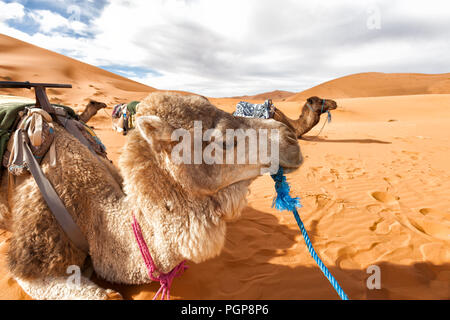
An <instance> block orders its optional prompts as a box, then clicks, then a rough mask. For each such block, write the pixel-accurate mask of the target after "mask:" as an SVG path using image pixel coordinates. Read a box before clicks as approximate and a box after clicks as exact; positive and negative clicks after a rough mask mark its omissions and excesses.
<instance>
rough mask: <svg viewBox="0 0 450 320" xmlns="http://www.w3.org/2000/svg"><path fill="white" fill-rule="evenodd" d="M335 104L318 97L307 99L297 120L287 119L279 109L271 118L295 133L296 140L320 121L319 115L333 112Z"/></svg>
mask: <svg viewBox="0 0 450 320" xmlns="http://www.w3.org/2000/svg"><path fill="white" fill-rule="evenodd" d="M336 108H337V103H336V101H334V100H328V99H321V98H319V97H311V98H309V99H308V100H307V101H306V103H305V105H304V106H303V108H302V113H301V114H300V117H299V118H298V119H297V120H292V119H289V118H288V117H287V116H286V115H285V114H284V113H283V112H282V111H281V110H280V109H277V108H276V109H275V113H274V115H273V118H274V119H275V120H277V121H279V122H282V123H284V124H285V125H287V126H288V127H290V128H291V129H292V130H294V131H295V134H296V136H297V138H301V137H302V136H303V135H304V134H305V133H307V132H308V131H310V130H311V129H312V128H314V126H315V125H316V124H318V123H319V121H320V115H321V114H322V113H325V112H327V111H329V110H335V109H336Z"/></svg>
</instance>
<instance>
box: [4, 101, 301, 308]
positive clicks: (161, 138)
mask: <svg viewBox="0 0 450 320" xmlns="http://www.w3.org/2000/svg"><path fill="white" fill-rule="evenodd" d="M194 121H202V125H203V130H207V129H214V130H216V131H220V132H225V131H226V130H227V129H250V128H252V129H256V130H258V129H268V130H273V129H276V130H279V157H280V158H279V163H280V165H281V166H283V167H284V168H286V170H287V171H293V170H296V169H298V168H299V167H300V165H301V164H302V161H303V158H302V154H301V151H300V147H299V145H298V141H297V139H296V138H295V135H294V132H293V131H292V130H291V129H290V128H289V127H287V126H286V125H284V124H282V123H280V122H277V121H275V120H272V119H270V120H263V119H249V118H239V117H234V116H232V115H231V114H229V113H227V112H225V111H222V110H220V109H218V108H216V107H215V106H213V105H212V104H211V103H210V102H209V101H207V100H205V99H203V98H201V97H197V96H181V95H178V94H174V93H152V94H150V95H149V96H148V97H147V98H146V99H145V100H143V101H142V103H141V104H140V106H139V109H138V113H137V115H136V122H137V123H136V127H137V129H138V130H133V131H131V132H130V133H129V135H128V136H127V142H126V144H125V146H124V149H123V153H122V155H121V157H120V160H119V167H120V170H121V174H119V172H118V170H117V169H116V168H115V167H114V166H113V165H111V164H110V163H109V161H108V160H107V159H102V158H99V157H95V156H94V155H93V154H92V153H91V152H90V151H89V150H88V149H87V148H86V147H85V146H84V145H82V144H81V143H80V142H79V141H78V140H77V139H76V138H74V137H73V136H71V135H70V134H68V133H67V132H66V131H65V130H64V129H63V128H62V127H60V126H59V125H56V124H55V132H56V136H55V143H56V152H57V155H58V157H57V165H56V167H55V168H51V167H50V164H49V156H48V155H46V156H45V157H44V159H43V161H42V163H41V167H42V170H43V172H44V173H45V175H46V176H47V178H48V179H49V180H50V181H51V183H52V184H53V186H54V187H55V190H57V192H58V194H59V196H60V197H61V200H62V201H63V202H64V204H65V206H66V207H67V209H68V211H69V212H70V214H71V215H72V217H73V220H74V221H75V223H76V224H77V225H78V226H79V228H80V230H81V231H82V233H83V234H84V236H85V237H86V239H87V242H88V244H89V255H90V258H91V261H92V266H93V268H94V270H95V272H96V274H97V275H98V276H99V277H100V278H103V279H105V280H107V281H110V282H113V283H122V284H143V283H149V282H151V278H150V276H149V273H148V270H147V268H146V265H145V263H144V260H143V258H142V256H141V252H140V249H139V246H138V244H137V241H136V239H135V234H134V233H133V228H132V222H133V221H134V220H133V219H134V218H135V219H136V221H137V222H138V223H139V225H140V226H141V229H142V234H143V237H144V239H145V241H146V243H147V244H148V247H149V249H148V250H149V252H150V254H151V257H152V258H153V260H154V263H155V265H156V268H157V270H158V271H159V272H161V273H167V272H169V271H171V270H173V269H174V267H176V266H177V265H179V264H180V263H181V262H182V261H184V260H189V261H192V262H194V263H200V262H202V261H205V260H207V259H210V258H213V257H215V256H217V255H219V253H220V252H221V250H222V248H223V246H224V241H225V233H226V222H227V221H233V220H236V219H238V218H239V216H240V213H241V211H242V209H243V208H244V207H245V206H246V195H247V193H248V187H249V185H250V183H251V182H252V181H253V180H255V179H256V178H257V177H258V176H260V175H261V174H262V173H261V172H262V171H261V169H263V168H265V167H268V166H269V165H268V164H267V163H261V162H260V160H259V159H258V161H257V163H252V164H233V165H230V164H212V165H208V164H206V163H201V164H189V163H188V164H184V163H178V162H174V161H172V159H171V157H170V154H171V150H172V149H173V148H174V142H173V141H172V139H171V133H172V132H173V131H174V130H175V129H181V128H183V129H185V130H187V131H189V132H190V131H193V123H194ZM265 138H266V139H267V143H268V144H269V145H270V142H271V139H272V137H271V136H267V137H265ZM231 148H233V144H231ZM234 148H235V149H236V144H234ZM233 150H234V149H233ZM245 156H246V157H247V158H248V157H249V144H248V143H247V144H246V147H245ZM99 161H104V164H105V166H104V165H101V164H100V163H99ZM4 171H5V170H4ZM121 179H123V183H121V182H122V181H121ZM7 180H8V179H7V175H6V173H5V172H3V177H2V180H1V181H2V182H1V186H0V191H1V192H0V195H1V196H0V224H1V225H3V226H6V227H7V229H8V230H9V231H10V232H11V240H10V246H9V251H8V267H9V270H10V272H11V274H12V275H13V277H14V278H15V279H16V280H17V282H18V283H19V285H20V286H21V287H22V288H23V289H24V291H25V292H26V293H27V294H28V295H29V296H31V297H32V298H34V299H115V298H120V294H118V293H117V292H114V291H111V290H106V289H104V288H102V287H100V286H98V285H97V284H95V283H93V282H92V281H90V280H89V278H87V277H85V276H81V278H80V280H79V285H68V284H67V278H68V273H67V272H68V270H69V269H68V268H70V267H73V266H83V263H84V261H85V259H86V253H84V252H82V251H81V250H79V249H78V248H77V247H76V246H75V245H74V244H73V243H72V242H71V241H70V240H69V238H68V237H67V235H66V234H65V233H64V232H63V231H62V229H61V227H60V225H59V224H58V223H57V222H56V220H55V218H54V216H53V215H52V213H51V212H50V211H49V209H48V207H47V205H46V204H45V202H44V200H43V198H42V196H41V193H40V191H39V189H38V187H37V185H36V183H35V181H34V179H33V178H32V177H31V176H30V175H25V176H19V177H16V181H15V182H14V184H12V185H9V187H8V185H7ZM8 188H9V189H8Z"/></svg>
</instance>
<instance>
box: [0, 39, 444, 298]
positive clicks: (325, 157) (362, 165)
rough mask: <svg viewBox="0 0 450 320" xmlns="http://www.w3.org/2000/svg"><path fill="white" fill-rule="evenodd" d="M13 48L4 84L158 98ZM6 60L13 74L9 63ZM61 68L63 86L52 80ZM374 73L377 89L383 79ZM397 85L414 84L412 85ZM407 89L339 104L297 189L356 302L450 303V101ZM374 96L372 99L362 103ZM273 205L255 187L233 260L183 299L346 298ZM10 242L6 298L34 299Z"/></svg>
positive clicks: (195, 272)
mask: <svg viewBox="0 0 450 320" xmlns="http://www.w3.org/2000/svg"><path fill="white" fill-rule="evenodd" d="M4 39H5V37H1V36H0V49H1V50H0V59H1V60H0V61H2V65H1V66H0V72H1V74H0V76H4V75H5V70H8V72H9V73H6V74H7V75H8V76H9V77H11V78H13V80H17V79H18V80H33V81H52V82H69V83H73V84H74V83H77V85H76V86H75V89H72V91H70V90H68V91H67V93H64V94H61V95H57V97H59V99H61V100H62V101H61V102H64V103H67V104H71V103H74V101H75V102H77V103H84V100H83V99H85V97H88V96H90V95H92V93H93V92H97V93H98V94H99V96H102V97H105V99H104V100H105V101H108V102H109V103H114V102H116V101H119V100H122V99H128V100H138V99H141V98H142V97H143V96H145V94H147V92H150V91H152V90H153V89H152V88H149V87H145V86H143V85H140V84H136V83H134V82H127V81H128V80H126V79H123V78H120V77H118V76H115V75H112V74H109V73H104V71H100V70H99V69H97V68H95V67H91V66H85V67H84V68H85V69H84V71H83V72H85V73H83V74H81V75H77V76H74V75H73V74H72V73H64V72H63V71H62V70H60V69H59V67H61V66H63V65H70V66H73V70H76V72H81V71H80V70H81V67H78V66H79V62H76V61H75V60H68V58H66V57H63V56H60V55H56V54H54V53H51V52H48V51H45V54H43V57H45V58H46V59H47V60H45V64H44V63H41V64H40V66H35V65H33V68H31V64H29V63H28V64H26V61H25V62H24V61H23V59H19V58H17V59H16V58H15V57H17V56H16V54H22V55H24V56H26V55H27V54H28V55H29V54H30V52H28V53H27V52H26V50H25V49H23V50H22V49H21V48H22V47H21V46H26V45H24V44H22V43H20V42H17V41H16V40H9V39H10V38H9V39H7V38H6V39H7V40H8V41H10V42H11V43H14V41H16V43H17V45H16V47H11V48H10V49H8V50H6V53H5V49H4V48H5V45H4ZM30 48H31V47H28V49H30ZM34 48H35V47H34ZM33 50H42V49H36V48H35V49H33ZM33 52H34V51H33ZM39 54H41V51H39ZM5 55H7V57H8V59H11V60H7V61H8V62H9V61H11V65H6V66H5V64H4V62H3V61H6V60H4V56H5ZM43 57H41V56H39V58H40V59H44V58H43ZM14 59H15V60H14ZM5 67H6V68H5ZM24 68H26V70H25V69H24ZM55 68H56V70H55ZM52 69H53V71H54V73H56V74H57V75H58V77H52V76H51V73H49V71H48V70H52ZM35 70H36V71H35ZM46 70H47V71H46ZM27 72H28V73H27ZM34 73H36V74H37V76H36V77H33V76H32V75H33V74H34ZM19 75H20V77H19ZM372 75H373V76H374V77H375V78H374V80H373V81H374V82H377V81H378V80H377V77H378V76H377V74H372ZM16 76H17V77H16ZM27 76H29V77H30V78H27ZM45 76H47V77H45ZM72 76H73V77H74V78H73V79H72ZM370 76H371V74H368V75H366V77H369V79H370ZM392 77H395V76H392ZM105 79H109V80H105ZM396 79H397V80H396V81H397V82H398V83H403V82H402V81H403V80H402V79H404V77H403V75H399V76H398V78H396ZM116 81H117V82H116ZM405 81H406V80H405ZM122 84H124V86H123V87H122ZM350 85H352V86H353V87H355V86H356V85H357V83H353V84H352V83H350ZM91 86H93V87H91ZM78 87H79V88H78ZM94 87H95V89H94ZM398 87H401V88H403V89H404V90H406V91H402V90H403V89H398V88H397V89H395V90H394V89H393V91H396V92H391V93H390V94H391V95H396V96H383V97H366V98H345V99H338V100H337V102H338V105H339V108H338V110H336V111H334V112H333V122H332V123H331V124H329V125H327V127H326V128H325V130H324V132H323V133H322V135H321V136H320V137H314V135H315V134H316V133H317V132H318V130H319V128H318V127H319V126H318V127H316V128H315V129H313V130H312V132H310V133H309V134H308V135H307V136H306V137H305V139H304V140H300V141H299V142H300V145H301V148H302V152H303V155H304V157H305V163H304V165H303V166H302V168H301V169H300V170H299V171H297V172H295V173H293V174H290V175H289V176H288V180H289V181H290V183H291V185H292V194H294V195H299V196H300V197H301V198H302V203H303V208H302V209H301V210H300V215H301V216H302V219H303V221H304V223H305V226H306V228H307V230H308V232H309V234H310V237H311V240H312V242H313V244H314V246H315V248H316V251H317V252H318V254H319V255H320V256H321V257H322V259H323V261H324V263H325V264H326V265H327V266H328V267H329V269H330V271H331V272H332V273H333V274H334V276H335V277H336V279H337V280H338V281H339V282H340V284H341V285H342V287H343V288H344V290H345V291H346V292H347V294H348V295H349V297H350V298H351V299H449V298H450V211H449V204H450V203H449V202H450V201H449V199H450V171H449V169H448V159H450V143H449V137H450V127H449V125H448V124H449V121H450V108H449V105H450V94H423V95H410V94H411V93H408V92H407V91H408V90H409V89H408V88H409V82H407V81H406V82H404V85H403V86H398ZM118 88H123V90H119V89H118ZM147 88H148V89H147ZM405 88H406V89H405ZM131 89H133V90H134V91H132V90H131ZM137 89H139V90H142V91H139V90H137ZM407 89H408V90H407ZM127 90H130V91H127ZM324 90H325V89H324ZM326 90H329V91H330V94H327V92H328V91H324V92H323V93H322V94H321V95H323V96H325V97H331V96H332V95H333V94H335V93H336V92H337V90H338V89H336V91H333V88H332V87H331V88H329V87H327V89H326ZM339 90H340V89H339ZM64 92H66V91H64ZM400 93H403V94H402V95H400ZM0 94H4V91H3V90H1V91H0ZM14 94H17V95H20V94H19V93H16V92H15V91H14ZM369 94H370V92H369V90H366V91H364V92H362V93H361V96H367V95H369ZM414 94H417V92H414ZM373 96H378V91H376V90H375V91H374V92H373ZM114 97H117V98H118V100H115V99H114ZM238 100H239V99H211V101H212V102H213V103H214V104H215V105H217V106H218V107H220V108H223V109H224V110H227V111H232V110H234V106H235V103H236V102H237V101H238ZM125 101H126V100H125ZM255 101H256V100H255ZM299 101H300V100H299ZM302 103H303V102H302ZM276 105H277V107H279V108H280V109H281V110H282V111H284V112H285V113H286V114H287V115H288V116H290V117H297V116H298V112H299V108H300V102H297V101H294V102H277V103H276ZM109 108H111V106H109ZM109 112H110V109H108V113H109ZM323 121H324V120H323ZM90 124H91V125H93V126H94V127H95V128H96V132H97V133H98V134H99V136H100V137H101V138H102V140H103V142H104V143H105V144H106V146H107V147H108V152H109V156H110V158H111V159H112V160H113V161H114V162H116V163H117V159H118V157H119V155H120V150H121V146H122V145H123V144H124V142H125V139H126V138H124V137H123V136H121V135H120V134H117V133H114V132H113V131H112V129H111V126H110V119H109V118H108V116H107V115H106V114H105V113H103V112H101V113H99V114H98V115H97V116H96V117H95V118H94V119H93V120H92V122H91V123H90ZM273 196H274V190H273V182H272V180H271V178H270V177H267V176H264V177H261V178H259V179H257V180H256V181H255V182H254V183H253V185H252V187H251V194H250V196H249V197H248V199H249V204H248V207H247V208H246V209H245V210H244V213H243V216H242V219H241V220H239V221H238V222H235V223H230V224H229V227H228V233H227V241H226V245H225V248H224V250H223V252H222V254H221V255H220V256H219V257H217V258H215V259H213V260H210V261H208V262H205V263H202V264H194V263H190V266H191V268H190V269H189V270H188V271H187V272H186V273H185V274H184V275H183V276H182V277H181V278H177V279H176V280H175V281H174V285H173V288H172V296H173V298H179V299H336V298H337V295H336V294H335V292H334V291H333V289H332V288H331V286H330V285H329V283H328V281H327V280H326V278H325V277H324V276H323V275H322V273H321V272H320V270H319V269H318V267H317V266H316V265H315V262H314V261H313V260H312V258H311V257H310V256H309V253H308V251H307V249H306V246H305V244H304V242H303V238H302V236H301V234H300V233H299V231H298V229H297V226H296V223H295V220H294V218H293V217H292V215H291V214H290V213H287V212H284V213H280V212H277V211H275V210H273V209H271V204H272V198H273ZM7 242H8V234H7V233H6V232H4V231H1V230H0V299H24V298H25V299H26V298H28V297H27V296H26V295H25V294H24V293H23V292H22V291H21V289H20V288H19V287H18V286H17V284H16V283H15V281H14V280H12V279H11V277H10V275H9V274H8V273H7V270H6V268H5V266H4V264H5V253H6V250H7ZM370 265H378V266H379V267H380V268H381V286H382V289H381V290H368V289H367V288H366V279H367V277H368V276H369V275H368V274H367V273H366V269H367V267H368V266H370ZM96 281H98V282H99V283H101V284H103V285H104V286H106V287H110V288H115V289H117V290H119V291H120V292H121V293H122V294H123V296H124V297H125V298H132V299H149V298H152V297H153V294H154V292H155V291H156V290H157V288H158V284H156V283H153V284H150V285H143V286H117V285H112V284H109V283H106V282H104V281H102V280H96Z"/></svg>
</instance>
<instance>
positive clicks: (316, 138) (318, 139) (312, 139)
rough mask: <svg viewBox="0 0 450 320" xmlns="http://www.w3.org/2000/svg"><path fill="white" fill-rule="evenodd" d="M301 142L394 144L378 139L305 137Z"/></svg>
mask: <svg viewBox="0 0 450 320" xmlns="http://www.w3.org/2000/svg"><path fill="white" fill-rule="evenodd" d="M301 140H305V141H312V142H334V143H378V144H392V142H390V141H383V140H376V139H334V140H333V139H323V138H320V137H314V136H304V137H302V138H301Z"/></svg>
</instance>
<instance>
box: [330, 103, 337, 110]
mask: <svg viewBox="0 0 450 320" xmlns="http://www.w3.org/2000/svg"><path fill="white" fill-rule="evenodd" d="M337 107H338V105H337V103H336V102H335V101H331V106H329V107H328V110H336V109H337Z"/></svg>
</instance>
